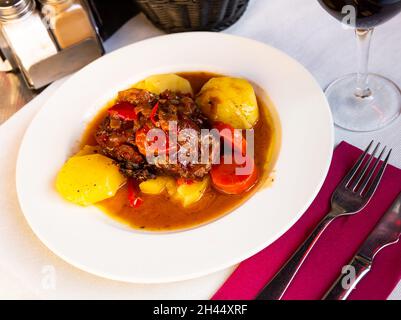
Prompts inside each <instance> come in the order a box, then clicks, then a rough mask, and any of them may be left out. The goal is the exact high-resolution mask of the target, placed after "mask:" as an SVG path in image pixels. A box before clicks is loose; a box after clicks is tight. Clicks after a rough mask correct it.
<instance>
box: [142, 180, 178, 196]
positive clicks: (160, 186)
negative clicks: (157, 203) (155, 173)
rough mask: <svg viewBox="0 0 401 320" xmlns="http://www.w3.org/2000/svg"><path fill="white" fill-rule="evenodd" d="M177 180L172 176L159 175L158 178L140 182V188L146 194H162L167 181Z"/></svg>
mask: <svg viewBox="0 0 401 320" xmlns="http://www.w3.org/2000/svg"><path fill="white" fill-rule="evenodd" d="M171 182H175V181H174V179H173V178H170V177H157V178H156V179H149V180H146V181H144V182H141V183H140V184H139V189H140V190H141V191H142V192H143V193H146V194H153V195H156V194H161V193H162V192H163V191H164V190H165V189H166V185H167V183H171Z"/></svg>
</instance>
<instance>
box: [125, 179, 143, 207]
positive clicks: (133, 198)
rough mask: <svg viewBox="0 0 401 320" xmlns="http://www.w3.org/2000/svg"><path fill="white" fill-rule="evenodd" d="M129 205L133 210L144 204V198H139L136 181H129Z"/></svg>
mask: <svg viewBox="0 0 401 320" xmlns="http://www.w3.org/2000/svg"><path fill="white" fill-rule="evenodd" d="M128 203H129V205H130V207H132V208H138V207H140V206H141V204H142V203H143V200H142V198H140V197H138V183H137V181H136V180H135V179H132V178H129V179H128Z"/></svg>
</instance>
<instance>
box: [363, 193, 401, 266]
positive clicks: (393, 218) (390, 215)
mask: <svg viewBox="0 0 401 320" xmlns="http://www.w3.org/2000/svg"><path fill="white" fill-rule="evenodd" d="M400 235H401V194H399V195H398V197H397V199H396V200H395V201H394V203H393V204H392V206H391V208H390V209H389V210H388V211H387V212H386V213H385V214H384V216H383V217H382V218H381V220H380V221H379V223H378V224H377V225H376V227H375V228H374V229H373V231H372V232H371V234H370V235H369V237H368V238H367V239H366V241H365V242H364V243H363V245H362V246H361V248H360V249H359V251H358V253H357V255H359V256H361V257H363V258H365V259H367V260H369V261H373V260H374V258H375V256H376V255H377V254H378V253H379V252H380V250H382V249H383V248H385V247H387V246H389V245H392V244H395V243H397V242H398V241H399V239H400Z"/></svg>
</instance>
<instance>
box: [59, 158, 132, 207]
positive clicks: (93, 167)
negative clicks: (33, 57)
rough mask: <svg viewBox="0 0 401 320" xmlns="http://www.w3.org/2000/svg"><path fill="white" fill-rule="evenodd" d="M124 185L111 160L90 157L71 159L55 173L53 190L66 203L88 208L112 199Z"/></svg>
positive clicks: (123, 180) (123, 179)
mask: <svg viewBox="0 0 401 320" xmlns="http://www.w3.org/2000/svg"><path fill="white" fill-rule="evenodd" d="M125 182H126V179H125V177H124V176H123V175H122V174H121V173H120V172H119V170H118V167H117V166H116V165H115V164H114V163H113V160H111V159H109V158H107V157H105V156H103V155H100V154H91V155H82V156H74V157H72V158H70V159H69V160H68V161H67V162H66V163H65V164H64V166H63V167H62V168H61V170H60V172H59V173H58V176H57V179H56V189H57V191H58V192H59V193H60V194H61V195H62V196H63V197H64V198H65V199H66V200H68V201H71V202H73V203H76V204H79V205H82V206H88V205H91V204H94V203H96V202H99V201H102V200H104V199H107V198H111V197H113V196H114V195H115V194H116V192H117V190H118V189H119V188H120V187H121V186H122V185H123V184H124V183H125Z"/></svg>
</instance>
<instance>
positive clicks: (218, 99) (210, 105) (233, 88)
mask: <svg viewBox="0 0 401 320" xmlns="http://www.w3.org/2000/svg"><path fill="white" fill-rule="evenodd" d="M196 102H197V103H198V105H199V106H200V107H201V109H202V111H203V113H204V114H205V115H207V116H208V117H209V119H211V120H213V121H221V122H223V123H226V124H229V125H231V126H232V127H234V128H236V129H250V128H252V127H253V126H254V125H255V123H256V122H257V121H258V119H259V109H258V104H257V100H256V95H255V91H254V90H253V87H252V85H251V84H250V83H249V82H248V81H246V80H244V79H238V78H230V77H218V78H212V79H210V80H209V81H208V82H207V83H206V84H205V85H204V86H203V87H202V90H201V91H200V93H199V95H198V98H197V99H196Z"/></svg>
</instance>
